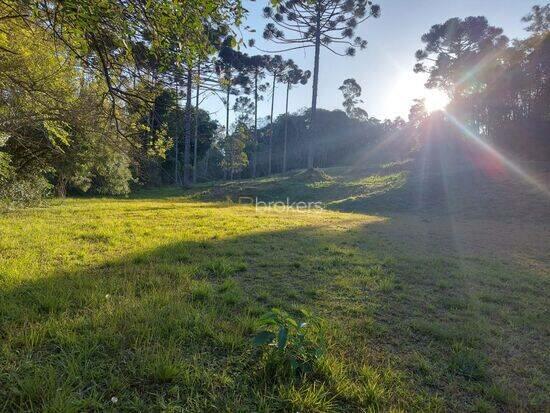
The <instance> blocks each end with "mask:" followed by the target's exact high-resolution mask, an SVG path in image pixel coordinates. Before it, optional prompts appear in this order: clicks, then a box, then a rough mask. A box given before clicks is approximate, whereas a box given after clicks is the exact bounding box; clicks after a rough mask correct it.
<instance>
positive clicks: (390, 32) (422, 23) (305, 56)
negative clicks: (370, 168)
mask: <svg viewBox="0 0 550 413" xmlns="http://www.w3.org/2000/svg"><path fill="white" fill-rule="evenodd" d="M266 3H267V0H257V1H255V2H250V1H246V0H245V1H244V6H245V7H246V8H247V10H249V13H248V16H247V19H246V22H245V23H244V24H243V26H245V25H249V26H251V27H253V28H255V29H256V31H257V32H256V33H253V34H249V33H246V32H243V33H242V35H243V37H244V39H245V40H248V39H249V38H251V37H253V38H255V40H256V41H257V46H258V47H259V48H262V49H267V50H276V47H275V46H276V45H274V44H273V43H270V42H266V41H264V40H263V39H262V38H261V34H262V31H263V27H264V26H265V24H266V22H267V21H266V19H264V18H263V16H262V8H263V7H264V6H265V4H266ZM376 3H378V4H379V5H380V6H381V10H382V13H381V16H380V18H378V19H368V20H367V21H366V22H364V23H363V24H362V25H361V26H359V28H358V30H357V34H358V35H359V36H361V37H363V38H364V39H366V40H367V41H368V46H367V48H366V49H365V50H358V51H357V54H356V55H355V56H354V57H341V56H336V55H333V54H331V53H330V52H329V51H328V50H326V49H324V50H323V49H322V51H321V59H320V70H319V96H318V103H317V107H320V108H325V109H342V100H343V99H342V94H341V92H340V91H339V90H338V87H339V86H340V85H341V84H342V82H343V81H344V80H345V79H347V78H355V79H356V80H357V82H358V83H359V85H360V86H361V87H362V89H363V94H362V99H363V101H364V103H363V104H362V107H363V109H365V110H366V111H367V112H368V114H369V116H374V117H377V118H379V119H386V118H390V119H393V118H395V117H396V116H401V117H403V118H404V119H406V118H407V114H408V111H409V107H410V106H411V104H412V101H413V99H414V98H418V97H423V96H424V95H425V94H428V95H429V93H430V92H427V91H426V89H425V88H424V82H425V80H426V75H425V74H415V73H414V72H413V66H414V64H415V62H416V61H415V57H414V53H415V51H416V50H418V49H420V48H422V42H421V41H420V37H421V36H422V34H423V33H426V32H427V31H429V29H430V27H431V26H432V25H434V24H438V23H443V22H444V21H445V20H447V19H449V18H451V17H461V18H464V17H467V16H480V15H483V16H485V17H487V19H488V20H489V24H491V25H493V26H497V27H501V28H502V29H503V30H504V34H505V35H507V36H508V37H509V38H522V37H526V32H525V31H524V27H525V23H523V22H521V17H523V16H524V15H526V14H527V13H528V12H529V11H530V9H531V7H532V6H534V5H535V4H543V3H544V1H543V0H539V1H531V0H378V1H376ZM241 50H242V51H243V52H246V53H248V54H258V53H262V52H260V51H258V50H255V49H254V48H242V49H241ZM281 54H282V55H283V56H284V57H285V58H287V59H288V58H292V59H293V60H294V61H295V62H296V63H297V64H298V65H299V66H300V67H301V68H303V69H310V70H312V69H313V50H312V49H307V51H304V50H300V51H293V52H286V53H281ZM275 93H276V94H275V114H276V115H277V114H278V113H282V112H284V104H285V102H284V101H285V91H284V88H283V87H282V85H280V86H279V89H278V90H276V92H275ZM311 94H312V90H311V80H310V82H308V84H307V85H305V86H299V87H297V88H295V89H293V90H291V97H290V103H289V110H290V111H291V112H294V111H297V110H299V109H301V108H303V107H308V106H310V105H311ZM233 99H234V98H233ZM269 102H270V96H267V97H266V100H264V101H263V102H262V103H261V104H260V107H259V108H258V113H259V115H260V116H262V117H264V116H267V115H268V114H269V110H270V103H269ZM204 108H205V109H206V110H209V111H210V112H211V113H212V116H213V117H214V118H216V119H218V120H219V121H220V122H221V123H222V124H225V117H224V116H225V112H224V109H223V104H222V102H221V101H220V100H219V98H217V97H212V98H209V99H207V101H206V102H205V106H204ZM276 115H275V116H276ZM230 121H233V117H232V118H231V120H230Z"/></svg>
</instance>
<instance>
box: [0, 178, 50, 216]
mask: <svg viewBox="0 0 550 413" xmlns="http://www.w3.org/2000/svg"><path fill="white" fill-rule="evenodd" d="M52 189H53V186H52V185H51V184H50V183H49V182H48V181H47V179H46V178H44V177H43V176H41V175H27V176H24V177H16V176H14V175H12V176H11V177H10V178H9V179H6V180H1V179H0V207H4V208H8V209H12V208H22V207H30V206H37V205H40V204H41V203H42V201H43V200H44V199H45V198H48V197H49V196H50V195H51V194H52Z"/></svg>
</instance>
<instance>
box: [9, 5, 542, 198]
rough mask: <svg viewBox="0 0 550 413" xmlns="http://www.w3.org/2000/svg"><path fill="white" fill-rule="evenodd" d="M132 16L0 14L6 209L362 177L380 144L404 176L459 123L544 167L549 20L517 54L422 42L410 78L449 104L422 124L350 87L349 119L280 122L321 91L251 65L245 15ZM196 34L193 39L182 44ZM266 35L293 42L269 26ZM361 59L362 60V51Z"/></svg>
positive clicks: (280, 66)
mask: <svg viewBox="0 0 550 413" xmlns="http://www.w3.org/2000/svg"><path fill="white" fill-rule="evenodd" d="M191 3H193V2H191ZM199 3H201V4H202V2H199ZM290 3H292V2H290ZM352 3H353V2H352ZM139 4H141V3H140V2H137V3H134V2H132V1H130V2H128V5H129V6H131V5H134V6H136V7H135V8H130V10H131V11H130V12H125V11H124V7H125V6H126V5H125V3H124V2H120V3H119V2H113V3H107V4H104V3H102V2H95V1H92V0H90V1H87V2H84V3H82V2H76V1H75V2H69V3H67V2H63V3H61V2H55V1H54V2H18V1H7V2H2V6H1V14H2V17H1V21H0V26H1V31H0V58H1V60H0V65H1V67H0V88H1V94H0V96H1V102H0V150H1V151H0V182H1V185H0V194H1V197H2V198H3V199H19V200H21V201H23V200H25V199H29V200H30V199H35V198H41V197H42V196H46V195H48V194H55V195H56V196H62V197H63V196H65V195H66V194H67V193H73V194H81V193H96V194H110V195H120V194H127V193H129V192H130V191H131V190H133V189H136V188H139V187H143V186H147V187H152V186H161V185H167V184H175V185H190V184H192V183H193V182H200V181H209V180H218V179H235V178H237V177H238V178H247V177H256V176H265V175H270V174H273V173H280V172H286V171H287V170H291V169H300V168H306V167H308V166H312V165H311V164H309V163H308V162H309V159H308V158H309V157H312V162H313V166H314V167H329V166H343V165H353V164H356V163H357V162H365V161H366V160H365V154H366V153H372V149H373V148H377V149H379V146H380V144H381V143H382V142H384V145H383V146H384V150H381V151H380V150H377V151H375V152H376V154H375V155H376V157H378V158H379V160H380V159H381V160H386V161H395V160H400V159H404V158H407V157H408V156H410V151H412V150H414V148H415V147H418V145H419V143H421V142H422V141H423V140H424V141H425V140H426V139H428V137H429V135H430V134H433V133H434V130H446V131H452V130H455V131H456V135H457V136H460V135H461V134H463V132H461V131H460V130H456V128H452V127H448V126H446V125H445V124H449V125H452V124H453V123H457V122H460V124H462V125H467V127H468V128H469V130H471V131H473V132H474V133H475V134H476V135H478V136H480V137H482V139H486V140H487V141H488V142H490V143H491V144H492V145H496V147H498V148H499V149H500V150H502V151H504V152H505V153H510V154H513V156H514V157H515V158H524V159H538V160H548V158H549V156H550V149H549V148H550V143H549V142H548V136H550V126H549V125H550V108H549V103H550V96H549V94H550V88H549V85H548V76H549V70H550V35H549V32H548V25H549V23H548V21H549V15H550V7H549V6H548V5H546V6H542V7H538V6H537V7H534V8H533V10H532V11H531V12H530V13H529V14H527V15H526V16H525V17H523V21H524V22H525V29H526V30H527V31H528V33H529V36H528V37H527V38H525V39H524V40H510V39H508V38H507V37H506V36H505V34H504V33H503V32H502V30H501V29H499V28H497V27H493V26H491V25H490V22H488V21H487V19H485V18H484V17H469V18H466V19H458V18H452V19H449V20H447V21H446V22H442V23H441V24H437V25H434V26H433V27H432V28H431V29H429V31H427V32H426V33H425V34H424V35H422V42H423V43H424V44H425V48H424V49H423V50H419V51H418V52H417V54H416V58H417V60H418V64H417V65H416V66H415V67H414V70H415V71H419V72H427V73H428V74H429V79H428V83H427V86H428V87H430V88H438V89H441V90H443V91H445V93H447V95H448V96H449V98H450V103H449V105H448V107H447V111H446V113H445V114H442V113H441V112H434V113H427V111H426V108H425V107H424V102H423V101H422V100H418V101H417V102H416V103H415V104H414V105H413V106H412V107H411V110H410V115H409V118H408V119H407V120H404V119H401V118H397V119H394V120H389V119H386V120H380V119H376V118H373V117H369V116H368V114H367V113H366V112H365V111H364V110H363V109H361V102H362V101H361V86H360V85H359V84H358V83H357V82H356V81H355V80H354V79H348V80H346V81H345V82H344V84H343V85H342V86H341V87H340V91H341V92H342V100H343V109H344V110H342V111H340V110H334V111H326V110H323V109H318V110H317V108H315V109H314V111H312V109H311V108H304V109H302V110H300V111H298V112H296V113H281V114H277V113H273V102H270V99H271V98H272V97H274V92H275V88H280V89H281V90H283V91H284V92H285V93H280V94H279V95H278V96H280V98H286V99H287V108H288V99H289V95H290V96H292V92H293V89H295V88H297V87H310V86H309V84H311V83H314V82H318V79H315V78H314V79H311V72H310V70H309V69H305V68H304V69H302V68H299V67H297V65H296V64H295V63H294V62H292V61H291V60H285V59H284V58H283V57H281V56H279V55H262V54H260V55H255V54H252V53H251V52H252V51H254V50H255V49H254V42H253V41H252V40H250V42H249V44H248V45H247V44H245V42H244V40H246V39H242V38H240V37H237V36H236V35H235V34H234V32H233V29H234V27H236V25H238V24H239V21H240V20H241V19H242V16H243V13H245V10H244V9H243V8H242V5H240V3H231V2H226V1H221V0H211V1H209V2H207V3H206V6H205V7H204V8H203V7H193V6H192V9H193V11H192V13H191V16H192V17H190V18H189V19H190V20H193V21H192V22H191V23H189V22H188V23H186V25H185V27H181V24H179V25H178V24H176V25H171V23H174V21H172V19H177V18H178V13H187V10H184V8H185V7H186V6H185V7H184V6H181V7H183V8H182V9H181V10H179V9H178V10H177V11H175V12H173V14H172V15H171V16H170V17H167V16H166V15H165V14H164V13H163V8H164V7H166V8H170V7H173V4H172V2H170V1H163V2H159V3H158V5H156V6H155V7H154V10H153V13H154V16H152V17H151V18H149V17H150V16H148V20H147V21H148V22H149V23H144V19H145V14H144V13H145V12H144V10H143V9H140V8H139V7H137V6H138V5H139ZM358 4H359V6H360V7H363V9H361V10H359V11H358V10H352V15H353V13H362V14H363V15H364V16H366V17H378V15H379V13H380V9H379V8H378V7H377V6H375V5H369V6H368V7H370V9H369V10H364V7H365V5H368V4H370V2H359V3H358ZM197 5H198V3H197ZM356 6H357V5H356ZM209 10H216V13H212V14H208V13H209ZM288 10H289V8H288V5H286V6H284V5H283V4H281V5H279V6H278V9H277V7H276V8H275V10H272V9H271V8H269V7H267V8H266V9H265V10H264V14H265V17H266V19H268V20H267V21H274V22H275V23H280V22H281V21H282V20H281V19H283V15H285V13H286V15H288ZM342 13H344V14H343V15H342V17H341V19H346V18H349V16H345V13H346V11H343V12H342ZM207 16H208V17H207ZM287 17H288V16H287ZM291 17H292V15H291ZM520 17H521V16H518V19H519V18H520ZM154 19H157V20H154ZM354 19H355V17H354ZM346 21H348V20H346ZM348 22H349V21H348ZM189 24H192V25H193V26H192V27H193V28H194V29H193V30H194V31H195V33H197V35H196V36H189V34H185V35H184V34H182V31H185V30H186V29H187V28H188V25H189ZM334 24H335V25H336V20H335V23H334ZM353 24H354V23H353V22H352V23H351V24H348V26H347V29H344V31H345V33H344V36H345V37H351V36H352V29H353V27H354V26H353ZM159 27H162V28H161V29H159ZM314 31H315V30H313V32H314ZM348 31H350V32H349V33H348ZM313 32H312V33H313ZM314 34H315V33H313V34H312V35H314ZM329 35H330V33H323V36H325V37H324V38H323V39H321V40H320V44H321V45H324V46H327V47H328V45H329V44H331V43H330V42H331V40H330V36H329ZM263 36H264V37H265V38H266V39H272V40H273V41H274V42H276V43H285V42H284V41H283V40H285V41H287V43H288V38H285V37H284V36H283V33H282V31H281V30H279V28H278V26H277V25H276V24H274V23H268V24H267V25H266V28H265V30H264V33H263ZM248 37H250V36H248ZM355 46H356V47H357V46H358V47H359V48H361V47H364V45H363V44H361V41H360V40H358V39H355ZM354 50H355V49H354V48H353V47H352V48H349V50H345V54H348V55H349V56H352V55H353V54H354V53H355V52H354ZM245 52H246V53H245ZM349 56H348V57H343V58H342V59H346V58H349ZM314 77H315V76H314ZM313 86H314V89H315V88H316V87H317V86H316V85H315V84H314V85H313ZM335 93H339V92H338V91H335ZM213 94H217V95H218V96H219V97H220V99H222V100H223V102H224V104H225V106H226V111H227V114H226V117H227V122H226V124H225V125H220V124H219V123H218V121H216V120H215V119H213V118H212V117H211V116H210V115H209V113H208V112H207V111H206V110H204V109H202V108H201V102H202V101H203V100H204V99H205V97H206V96H209V95H213ZM366 98H367V99H368V97H366ZM258 105H271V108H272V113H271V116H268V117H267V118H258V115H257V112H258ZM315 105H316V102H315ZM230 111H234V112H235V114H236V122H235V123H232V124H229V112H230ZM287 112H288V110H287ZM312 112H314V113H317V116H316V117H315V119H316V125H315V127H312V121H313V119H314V118H313V116H312ZM434 123H435V124H437V127H434ZM448 133H450V132H448ZM519 136H521V139H519V138H518V137H519ZM388 138H389V139H388ZM388 142H389V143H388ZM369 156H370V155H369Z"/></svg>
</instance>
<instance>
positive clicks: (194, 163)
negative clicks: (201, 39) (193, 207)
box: [193, 63, 201, 184]
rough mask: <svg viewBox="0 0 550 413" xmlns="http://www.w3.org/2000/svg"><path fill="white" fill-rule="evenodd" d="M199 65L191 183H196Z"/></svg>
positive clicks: (199, 68)
mask: <svg viewBox="0 0 550 413" xmlns="http://www.w3.org/2000/svg"><path fill="white" fill-rule="evenodd" d="M200 75H201V64H200V63H199V64H198V65H197V89H196V91H195V93H196V96H195V136H194V138H195V142H194V146H193V183H194V184H196V183H197V161H198V159H197V151H198V150H197V147H198V140H199V92H200V87H201V86H200Z"/></svg>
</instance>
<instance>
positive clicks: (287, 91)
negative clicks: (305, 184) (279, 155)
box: [283, 82, 290, 173]
mask: <svg viewBox="0 0 550 413" xmlns="http://www.w3.org/2000/svg"><path fill="white" fill-rule="evenodd" d="M289 92H290V82H287V84H286V104H285V135H284V138H283V173H285V172H286V140H287V136H288V93H289Z"/></svg>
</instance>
